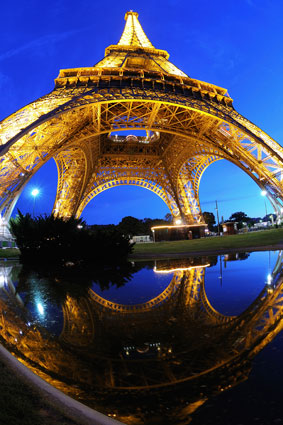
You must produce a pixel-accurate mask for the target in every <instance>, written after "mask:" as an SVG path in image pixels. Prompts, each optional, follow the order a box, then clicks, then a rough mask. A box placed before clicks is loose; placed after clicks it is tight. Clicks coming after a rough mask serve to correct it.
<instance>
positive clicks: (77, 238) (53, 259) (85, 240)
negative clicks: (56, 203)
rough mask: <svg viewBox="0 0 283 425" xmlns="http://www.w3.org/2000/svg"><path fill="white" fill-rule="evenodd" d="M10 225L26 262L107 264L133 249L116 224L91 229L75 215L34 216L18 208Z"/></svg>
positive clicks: (122, 257)
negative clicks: (65, 217) (104, 228)
mask: <svg viewBox="0 0 283 425" xmlns="http://www.w3.org/2000/svg"><path fill="white" fill-rule="evenodd" d="M10 228H11V231H12V233H13V234H14V236H15V238H16V242H17V246H18V247H19V249H20V251H21V261H22V263H24V264H27V263H29V264H35V263H45V264H47V263H49V264H50V265H54V266H55V265H56V266H59V267H60V266H66V265H68V264H70V265H76V266H82V265H87V264H90V263H91V264H93V263H94V264H102V265H106V264H112V263H115V262H119V261H121V260H123V259H125V258H126V257H127V255H128V254H129V253H130V252H131V250H132V244H131V243H129V240H128V238H126V237H123V236H122V235H121V233H120V232H119V231H117V229H116V228H113V229H112V228H110V229H107V230H103V229H95V230H93V231H92V232H90V231H89V230H88V229H87V228H86V226H85V223H84V222H83V221H82V220H81V219H76V218H74V217H71V218H69V219H63V218H60V217H54V216H53V215H50V216H47V215H45V216H39V217H32V216H31V215H30V214H26V215H23V214H22V213H21V212H20V211H18V216H17V217H16V218H15V219H11V220H10Z"/></svg>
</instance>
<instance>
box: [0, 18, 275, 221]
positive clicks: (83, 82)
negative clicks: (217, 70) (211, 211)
mask: <svg viewBox="0 0 283 425" xmlns="http://www.w3.org/2000/svg"><path fill="white" fill-rule="evenodd" d="M125 20H126V25H125V28H124V31H123V34H122V36H121V38H120V41H119V42H118V44H116V45H111V46H109V47H107V48H106V51H105V57H104V59H102V60H101V61H100V62H98V63H97V64H96V65H95V66H93V67H87V68H75V69H64V70H61V71H60V73H59V76H58V78H57V79H56V80H55V88H54V90H53V91H52V92H51V93H49V94H47V95H46V96H43V97H42V98H40V99H38V100H36V101H34V102H32V103H31V104H29V105H27V106H25V107H24V108H22V109H21V110H19V111H18V112H16V113H14V114H13V115H11V116H9V117H8V118H6V119H5V120H4V121H2V122H1V123H0V143H1V146H0V155H1V165H0V176H1V184H0V212H1V214H2V216H4V218H6V219H8V218H9V217H10V214H11V212H12V209H13V207H14V205H15V203H16V201H17V199H18V197H19V195H20V193H21V191H22V190H23V187H24V186H25V184H26V183H27V182H28V181H29V179H30V178H31V177H32V176H33V175H34V174H35V173H36V172H37V170H38V169H39V168H40V167H41V166H42V165H43V164H44V163H45V162H46V161H48V160H49V159H50V158H54V160H55V161H56V164H57V167H58V174H59V178H58V188H57V196H56V200H55V204H54V210H53V211H54V213H55V214H56V215H59V216H63V217H69V216H71V215H76V216H80V215H81V213H82V211H83V210H84V208H85V207H86V205H87V204H88V202H90V201H91V200H92V199H93V198H94V197H95V196H96V195H97V194H99V193H101V192H102V191H104V190H107V189H109V188H112V187H116V186H119V185H136V186H140V187H143V188H146V189H149V190H151V191H152V192H154V193H155V194H157V195H158V196H160V197H161V198H162V199H163V201H164V202H165V203H166V204H167V205H168V207H169V209H170V211H171V213H172V215H173V217H174V218H175V219H177V218H178V219H180V218H181V219H182V220H183V223H186V224H192V225H196V224H199V225H201V224H202V223H204V221H203V217H202V213H201V209H200V204H199V193H198V192H199V183H200V179H201V176H202V173H203V172H204V170H205V169H206V168H207V167H208V166H209V165H210V164H211V163H213V162H214V161H217V160H219V159H223V158H224V159H227V160H228V161H230V162H232V163H234V164H235V165H237V166H238V167H240V168H241V169H242V170H243V171H244V172H246V173H247V174H248V175H249V176H250V177H251V178H252V179H253V180H254V181H255V182H256V183H257V184H258V185H259V187H260V188H261V189H265V190H266V191H267V196H268V198H269V200H270V202H271V203H272V205H273V207H274V209H275V212H276V214H277V216H278V219H280V217H281V215H282V206H283V192H282V188H283V186H282V176H283V148H282V147H281V146H280V145H278V144H277V143H276V142H275V141H274V140H272V139H271V138H270V137H269V136H268V135H267V134H265V133H264V132H263V131H262V130H261V129H259V128H258V127H256V126H255V125H254V124H252V123H251V122H250V121H248V120H247V119H246V118H244V117H243V116H242V115H240V114H239V113H238V112H236V111H235V109H234V108H233V104H232V103H233V101H232V99H231V98H230V96H229V95H228V93H227V90H226V89H223V88H220V87H217V86H214V85H212V84H208V83H204V82H202V81H198V80H195V79H192V78H190V77H188V76H187V75H186V74H185V73H184V72H182V71H181V70H179V69H178V68H177V67H176V66H175V65H173V64H172V63H171V62H170V61H169V54H168V53H167V52H166V51H165V50H159V49H156V48H155V47H154V46H153V45H152V44H151V42H150V41H149V39H148V38H147V36H146V35H145V33H144V31H143V29H142V27H141V25H140V23H139V21H138V14H137V13H136V12H132V11H130V12H127V13H126V16H125ZM131 132H133V134H135V135H132V136H131V135H129V133H130V134H131ZM136 134H140V135H136Z"/></svg>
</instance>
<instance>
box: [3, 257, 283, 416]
mask: <svg viewBox="0 0 283 425" xmlns="http://www.w3.org/2000/svg"><path fill="white" fill-rule="evenodd" d="M282 258H283V257H282V253H281V254H280V255H279V257H278V261H277V264H276V266H275V268H274V271H273V273H272V275H271V276H270V277H269V284H268V285H267V286H266V287H265V288H264V289H263V290H262V292H261V294H259V296H258V297H257V299H256V300H255V301H254V302H253V303H252V305H251V306H250V307H249V308H248V309H247V310H246V311H245V312H243V313H242V314H241V315H240V316H238V317H225V316H223V315H221V314H219V313H218V312H217V311H215V310H214V309H213V307H212V306H211V305H210V303H209V300H208V299H207V297H206V294H205V286H204V272H205V265H206V264H207V259H204V260H201V261H200V263H199V265H198V264H197V263H196V262H195V263H194V264H192V262H191V261H184V262H182V263H180V260H178V261H176V262H175V264H174V263H172V264H168V263H167V264H164V263H166V262H163V264H162V262H159V263H157V264H156V270H157V271H158V270H162V271H163V272H166V267H167V270H172V269H177V270H176V271H175V272H174V275H173V278H172V281H171V282H170V284H169V285H168V288H170V290H169V292H166V290H165V292H164V293H165V294H166V296H164V297H163V296H162V297H160V298H159V299H158V300H157V301H154V300H150V301H149V302H148V303H145V304H142V305H139V306H136V308H128V307H127V306H122V305H113V304H108V303H103V302H102V301H101V300H100V299H98V298H97V296H96V295H95V294H94V293H93V291H91V293H90V298H89V299H84V298H83V299H81V300H75V299H72V298H71V297H69V298H68V299H67V301H66V303H65V305H64V309H63V311H64V318H65V323H64V328H63V331H62V334H61V337H60V338H59V339H57V340H56V339H54V337H52V338H49V335H48V332H47V331H46V330H44V329H43V328H41V327H40V325H38V324H36V323H32V322H31V317H30V314H29V312H28V311H27V310H26V309H25V307H24V305H23V302H22V301H21V299H20V298H19V296H18V295H16V294H15V289H14V286H13V283H12V280H11V271H12V270H11V269H9V268H8V267H7V266H6V264H3V265H2V266H1V276H2V278H1V279H2V280H1V282H2V285H1V290H0V308H1V311H2V315H1V316H0V326H1V328H0V329H1V330H0V336H1V340H2V342H4V343H5V344H8V345H9V346H10V347H12V350H13V351H14V352H15V353H16V355H17V357H18V358H19V359H20V360H21V361H22V362H24V363H25V364H27V365H29V367H31V368H32V370H34V371H35V372H36V373H38V374H39V375H40V376H42V377H44V378H45V379H46V380H48V381H49V382H51V383H53V384H54V385H55V386H57V387H58V388H60V389H62V390H63V391H65V392H66V393H68V394H70V395H73V396H74V397H78V396H79V397H80V398H81V399H84V400H86V402H88V403H90V404H91V405H92V406H94V407H95V408H97V409H98V410H101V411H105V412H106V413H108V412H111V413H113V412H115V414H116V415H117V416H119V417H120V418H121V420H124V421H125V422H127V420H128V419H129V416H128V415H131V417H132V419H133V420H134V417H133V411H135V410H136V409H137V408H138V407H140V408H141V409H142V410H143V409H144V410H146V403H148V399H147V397H148V396H150V394H153V393H154V394H156V393H155V392H156V391H157V390H158V396H157V395H156V396H157V397H158V403H157V407H156V409H159V408H160V409H161V408H162V406H163V407H164V405H167V407H169V406H170V407H172V409H173V410H174V407H173V406H174V405H175V407H176V406H178V409H179V413H180V414H182V415H188V414H189V413H191V412H192V411H193V410H194V409H195V408H197V407H198V406H199V405H201V404H202V403H203V402H204V401H205V399H206V398H207V397H209V395H210V394H211V393H212V392H215V391H220V390H221V391H223V390H225V389H226V388H229V387H231V386H232V385H236V384H237V383H238V382H240V381H241V380H243V379H245V378H246V377H247V375H248V371H249V368H250V359H252V358H253V356H254V355H255V354H256V353H257V352H258V351H259V350H261V349H262V348H263V347H264V346H265V345H266V344H267V343H268V342H270V341H271V340H272V339H273V338H274V337H275V336H276V335H277V333H278V332H279V331H280V330H281V329H282V327H283V319H282V318H283V283H282V282H283V275H282ZM157 298H158V297H157ZM152 301H154V302H152ZM87 365H91V367H89V366H87ZM203 385H205V387H202V386H203ZM204 388H205V389H204ZM184 394H186V397H187V398H186V400H187V402H188V403H189V404H187V405H186V407H185V406H184V405H183V404H182V403H183V402H182V400H184ZM124 396H125V397H126V398H127V403H126V405H125V404H123V403H124V402H123V401H122V400H124V398H123V397H124ZM146 400H147V401H146ZM130 406H132V408H133V411H131V407H130ZM175 413H176V412H175ZM139 415H142V413H138V416H139ZM136 419H137V418H136ZM171 419H172V418H171ZM171 422H172V423H173V422H174V421H173V419H172V421H171ZM133 423H138V419H137V422H135V420H134V422H133Z"/></svg>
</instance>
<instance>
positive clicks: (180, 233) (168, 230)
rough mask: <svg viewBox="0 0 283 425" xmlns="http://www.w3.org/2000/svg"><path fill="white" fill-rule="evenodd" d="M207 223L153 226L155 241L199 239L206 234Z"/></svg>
mask: <svg viewBox="0 0 283 425" xmlns="http://www.w3.org/2000/svg"><path fill="white" fill-rule="evenodd" d="M206 228H207V224H182V225H178V226H173V225H172V226H155V227H152V228H151V231H152V234H153V242H161V241H180V240H185V239H199V238H201V237H203V236H205V229H206Z"/></svg>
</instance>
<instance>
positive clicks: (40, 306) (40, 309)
mask: <svg viewBox="0 0 283 425" xmlns="http://www.w3.org/2000/svg"><path fill="white" fill-rule="evenodd" d="M37 310H38V312H39V314H41V315H43V314H44V308H43V305H42V304H41V303H37Z"/></svg>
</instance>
